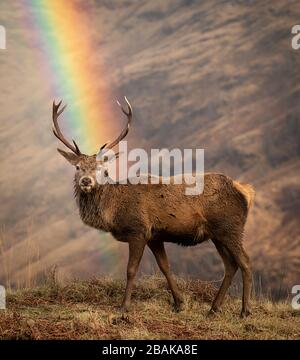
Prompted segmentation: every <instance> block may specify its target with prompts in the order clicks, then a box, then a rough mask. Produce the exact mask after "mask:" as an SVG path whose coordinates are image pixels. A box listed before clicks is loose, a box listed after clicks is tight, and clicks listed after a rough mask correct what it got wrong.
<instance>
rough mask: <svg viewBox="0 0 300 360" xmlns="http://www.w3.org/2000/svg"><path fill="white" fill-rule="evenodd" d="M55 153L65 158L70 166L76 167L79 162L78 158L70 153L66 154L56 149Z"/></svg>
mask: <svg viewBox="0 0 300 360" xmlns="http://www.w3.org/2000/svg"><path fill="white" fill-rule="evenodd" d="M57 151H58V152H59V153H60V154H61V155H62V156H63V157H64V158H65V159H67V160H68V161H69V163H70V164H72V165H76V164H77V163H78V160H79V156H78V155H76V154H73V153H72V152H67V151H64V150H61V149H57Z"/></svg>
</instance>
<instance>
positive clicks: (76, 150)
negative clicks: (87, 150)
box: [52, 100, 81, 155]
mask: <svg viewBox="0 0 300 360" xmlns="http://www.w3.org/2000/svg"><path fill="white" fill-rule="evenodd" d="M61 104H62V100H60V102H59V103H58V104H57V105H56V104H55V101H53V107H52V130H53V134H54V135H55V136H56V137H57V138H58V140H60V141H61V142H62V143H63V144H64V145H65V146H66V147H67V148H69V149H70V150H72V151H73V153H75V154H76V155H81V152H80V150H79V147H78V145H77V144H76V142H75V141H74V140H72V141H73V144H74V146H73V145H72V144H71V143H70V142H69V141H68V140H67V139H66V138H65V137H64V135H63V133H62V132H61V130H60V128H59V125H58V117H59V115H61V114H62V112H63V111H64V110H65V108H66V106H67V104H66V105H64V106H63V107H62V108H61V109H59V108H60V105H61Z"/></svg>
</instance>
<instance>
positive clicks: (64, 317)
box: [0, 276, 300, 339]
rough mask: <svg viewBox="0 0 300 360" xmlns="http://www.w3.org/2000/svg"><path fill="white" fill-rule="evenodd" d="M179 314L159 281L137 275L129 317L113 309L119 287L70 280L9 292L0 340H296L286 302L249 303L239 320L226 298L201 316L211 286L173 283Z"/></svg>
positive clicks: (294, 317)
mask: <svg viewBox="0 0 300 360" xmlns="http://www.w3.org/2000/svg"><path fill="white" fill-rule="evenodd" d="M177 281H178V283H179V286H180V288H181V289H182V290H183V292H184V294H185V300H186V305H185V310H183V311H182V312H180V313H175V312H174V311H173V310H172V304H171V300H170V299H171V296H170V293H169V291H168V290H167V288H166V283H165V280H164V279H163V278H161V277H158V276H151V277H143V278H142V279H140V280H139V282H138V284H137V287H136V290H135V291H134V294H133V304H132V312H131V313H130V314H129V316H128V318H125V319H124V318H122V317H121V315H120V314H119V312H118V305H119V304H120V302H121V299H122V295H123V291H124V282H122V281H118V280H111V279H104V278H102V279H93V280H89V281H73V282H72V283H69V284H67V285H60V284H58V283H57V282H56V281H54V280H53V281H49V282H48V283H47V284H46V285H44V286H42V287H37V288H33V289H25V290H19V291H16V292H9V293H8V295H7V309H6V310H0V339H296V338H300V311H296V310H293V309H292V308H291V306H290V304H289V303H277V304H273V303H271V302H270V301H267V300H260V301H255V300H253V301H252V315H251V316H250V317H248V318H247V319H240V318H239V313H240V306H241V303H240V300H239V299H235V298H230V297H228V298H227V299H226V302H225V304H224V307H223V311H222V313H220V314H217V315H215V316H214V317H213V318H211V317H207V312H208V310H209V307H210V302H211V300H212V298H213V296H214V294H215V292H216V289H215V287H214V286H213V285H212V284H209V283H204V282H200V281H196V280H187V281H186V280H183V279H177Z"/></svg>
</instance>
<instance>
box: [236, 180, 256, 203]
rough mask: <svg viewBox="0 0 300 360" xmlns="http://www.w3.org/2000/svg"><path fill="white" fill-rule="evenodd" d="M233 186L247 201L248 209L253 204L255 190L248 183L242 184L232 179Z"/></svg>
mask: <svg viewBox="0 0 300 360" xmlns="http://www.w3.org/2000/svg"><path fill="white" fill-rule="evenodd" d="M233 186H234V187H235V188H236V189H237V190H238V191H239V192H240V193H241V194H242V195H243V196H244V198H245V199H246V201H247V207H248V209H249V208H250V207H251V206H252V205H253V201H254V197H255V190H254V187H253V186H252V185H250V184H243V183H240V182H238V181H235V180H234V181H233Z"/></svg>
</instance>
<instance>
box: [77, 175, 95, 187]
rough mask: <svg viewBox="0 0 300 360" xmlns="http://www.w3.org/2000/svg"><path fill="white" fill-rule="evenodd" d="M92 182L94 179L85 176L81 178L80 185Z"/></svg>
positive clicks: (87, 184)
mask: <svg viewBox="0 0 300 360" xmlns="http://www.w3.org/2000/svg"><path fill="white" fill-rule="evenodd" d="M91 184H92V179H91V178H90V177H87V176H85V177H83V178H81V179H80V185H83V186H89V185H91Z"/></svg>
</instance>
